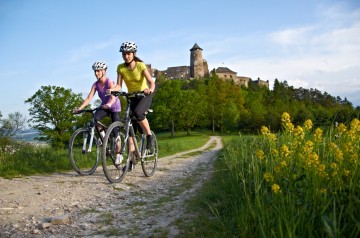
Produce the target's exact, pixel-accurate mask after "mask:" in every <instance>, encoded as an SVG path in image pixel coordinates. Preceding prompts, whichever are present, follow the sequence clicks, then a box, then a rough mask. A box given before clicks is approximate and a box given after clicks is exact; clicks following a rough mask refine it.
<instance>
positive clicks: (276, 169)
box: [274, 165, 281, 173]
mask: <svg viewBox="0 0 360 238" xmlns="http://www.w3.org/2000/svg"><path fill="white" fill-rule="evenodd" d="M274 171H275V173H279V172H280V171H281V167H280V166H277V165H276V166H275V167H274Z"/></svg>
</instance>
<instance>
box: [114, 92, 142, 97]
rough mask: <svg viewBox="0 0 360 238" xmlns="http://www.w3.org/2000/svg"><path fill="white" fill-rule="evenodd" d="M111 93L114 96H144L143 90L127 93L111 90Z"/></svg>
mask: <svg viewBox="0 0 360 238" xmlns="http://www.w3.org/2000/svg"><path fill="white" fill-rule="evenodd" d="M111 94H112V95H114V96H116V97H118V96H124V97H127V98H132V97H145V93H144V91H136V92H132V93H127V92H123V91H111Z"/></svg>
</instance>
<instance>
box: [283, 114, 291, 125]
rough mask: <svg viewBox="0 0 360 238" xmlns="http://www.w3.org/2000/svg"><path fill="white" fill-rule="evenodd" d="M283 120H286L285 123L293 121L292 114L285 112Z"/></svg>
mask: <svg viewBox="0 0 360 238" xmlns="http://www.w3.org/2000/svg"><path fill="white" fill-rule="evenodd" d="M281 121H282V122H284V123H288V122H291V120H290V114H289V113H287V112H284V113H283V114H282V115H281Z"/></svg>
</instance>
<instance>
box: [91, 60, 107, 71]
mask: <svg viewBox="0 0 360 238" xmlns="http://www.w3.org/2000/svg"><path fill="white" fill-rule="evenodd" d="M92 69H93V70H100V69H107V65H106V63H105V62H103V61H96V62H95V63H94V64H93V66H92Z"/></svg>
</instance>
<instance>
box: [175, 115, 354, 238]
mask: <svg viewBox="0 0 360 238" xmlns="http://www.w3.org/2000/svg"><path fill="white" fill-rule="evenodd" d="M284 123H286V124H285V125H284V128H285V131H284V132H282V133H280V134H273V133H271V132H270V131H269V130H268V128H265V127H264V128H262V130H261V131H262V135H260V136H238V137H236V138H232V139H231V138H230V137H228V138H226V139H225V140H224V141H225V148H224V150H223V152H222V153H221V156H220V158H219V160H217V161H216V164H215V173H214V176H213V178H212V179H211V181H209V182H208V183H207V184H206V185H205V186H204V187H203V189H202V190H201V191H200V193H199V194H198V195H197V198H196V199H194V200H192V201H190V202H189V203H188V209H189V213H195V214H196V216H195V217H194V218H192V219H191V221H190V222H189V221H187V222H186V224H181V225H182V226H183V227H182V231H183V233H182V234H181V237H359V235H360V215H359V213H358V211H359V210H360V199H359V198H360V184H359V181H360V170H359V157H358V156H359V154H360V122H359V121H353V122H352V123H351V125H349V126H348V127H346V126H344V125H339V126H338V128H332V129H331V128H330V129H329V130H327V131H323V130H321V129H319V128H316V129H312V128H311V126H309V125H304V127H301V126H297V127H294V126H293V125H291V122H290V121H286V120H284ZM334 135H337V136H336V137H335V136H334ZM335 138H337V139H335Z"/></svg>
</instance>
